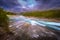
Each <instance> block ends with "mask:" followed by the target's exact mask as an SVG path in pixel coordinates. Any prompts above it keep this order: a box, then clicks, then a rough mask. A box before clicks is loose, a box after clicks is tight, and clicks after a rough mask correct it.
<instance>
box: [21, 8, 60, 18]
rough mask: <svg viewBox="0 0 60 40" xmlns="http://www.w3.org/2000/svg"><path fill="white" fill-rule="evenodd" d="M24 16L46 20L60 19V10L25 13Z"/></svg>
mask: <svg viewBox="0 0 60 40" xmlns="http://www.w3.org/2000/svg"><path fill="white" fill-rule="evenodd" d="M22 15H24V16H34V17H45V18H60V10H59V9H56V10H46V11H30V12H23V13H22Z"/></svg>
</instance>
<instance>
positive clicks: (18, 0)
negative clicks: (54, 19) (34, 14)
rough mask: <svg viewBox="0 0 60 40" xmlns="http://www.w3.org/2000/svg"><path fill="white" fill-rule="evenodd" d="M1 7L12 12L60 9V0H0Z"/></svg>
mask: <svg viewBox="0 0 60 40" xmlns="http://www.w3.org/2000/svg"><path fill="white" fill-rule="evenodd" d="M0 7H2V8H4V9H6V10H10V11H17V12H20V11H25V10H29V9H31V10H33V9H40V10H42V9H49V8H54V7H56V8H58V7H60V0H0Z"/></svg>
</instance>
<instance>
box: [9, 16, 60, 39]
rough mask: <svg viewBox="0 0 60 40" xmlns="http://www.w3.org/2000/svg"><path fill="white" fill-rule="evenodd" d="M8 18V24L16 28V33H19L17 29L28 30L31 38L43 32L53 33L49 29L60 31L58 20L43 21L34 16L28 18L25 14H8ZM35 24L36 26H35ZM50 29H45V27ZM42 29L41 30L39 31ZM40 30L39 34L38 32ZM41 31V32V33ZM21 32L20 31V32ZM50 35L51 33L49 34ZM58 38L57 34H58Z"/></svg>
mask: <svg viewBox="0 0 60 40" xmlns="http://www.w3.org/2000/svg"><path fill="white" fill-rule="evenodd" d="M8 17H9V19H10V22H11V23H10V26H9V27H15V28H17V30H18V31H17V30H16V29H15V31H16V33H17V34H19V33H18V32H19V30H20V29H21V30H25V31H27V30H28V32H27V33H28V34H29V36H31V37H32V38H33V37H35V38H37V37H39V35H40V34H41V35H44V34H43V33H46V34H48V35H50V34H53V35H55V33H54V32H51V30H54V31H56V32H59V33H60V22H59V23H58V22H49V21H43V20H40V19H36V18H29V17H25V16H8ZM26 25H27V26H30V27H29V28H28V27H26V28H25V27H23V26H26ZM35 26H36V27H35ZM46 28H48V30H50V31H47V29H46ZM41 30H42V31H41ZM39 32H40V34H38V33H39ZM42 32H43V33H42ZM20 34H21V32H20ZM50 36H51V35H50ZM58 38H59V35H58Z"/></svg>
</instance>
